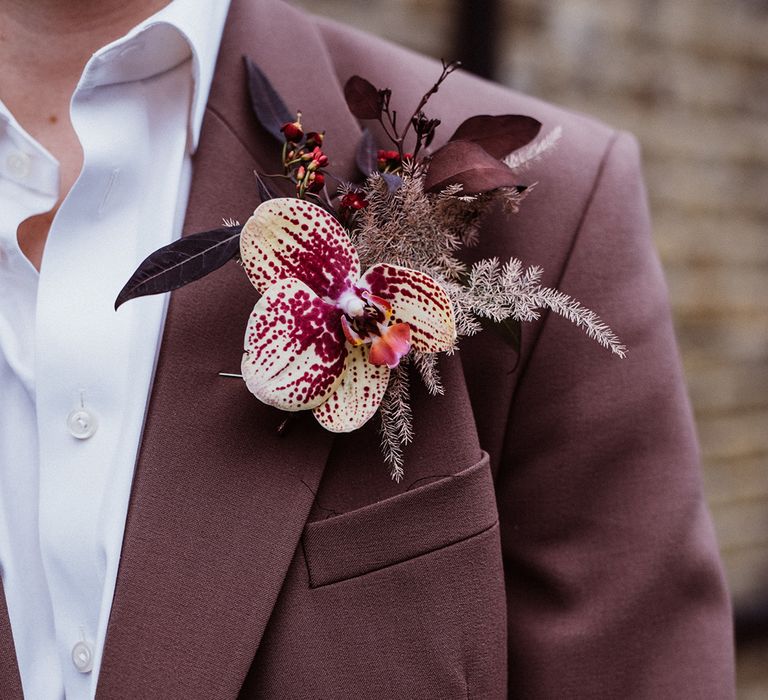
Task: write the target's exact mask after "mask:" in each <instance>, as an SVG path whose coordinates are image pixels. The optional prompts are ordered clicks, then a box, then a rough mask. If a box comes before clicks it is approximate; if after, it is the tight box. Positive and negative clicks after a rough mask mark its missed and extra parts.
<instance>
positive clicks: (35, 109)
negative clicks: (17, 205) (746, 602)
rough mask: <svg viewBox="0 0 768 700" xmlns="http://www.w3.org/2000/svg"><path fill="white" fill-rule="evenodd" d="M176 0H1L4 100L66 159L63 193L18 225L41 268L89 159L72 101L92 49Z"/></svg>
mask: <svg viewBox="0 0 768 700" xmlns="http://www.w3.org/2000/svg"><path fill="white" fill-rule="evenodd" d="M169 1H170V0H67V2H62V1H61V0H0V66H3V70H2V71H0V99H2V101H3V102H4V103H5V105H6V106H7V107H8V109H10V110H11V112H12V113H13V115H14V116H15V117H16V119H17V120H18V121H19V123H20V124H21V125H22V126H23V127H24V128H25V129H26V130H27V131H28V132H29V134H31V135H32V136H33V137H34V138H35V139H37V140H38V141H39V142H40V143H41V144H42V145H43V146H44V147H45V148H46V149H48V151H50V152H51V154H52V155H53V156H54V157H55V158H56V159H57V160H58V161H59V163H60V165H61V176H60V178H61V179H60V197H59V200H58V202H57V203H56V205H55V206H54V207H53V209H51V210H50V211H49V212H46V213H44V214H38V215H37V216H32V217H30V218H28V219H26V220H25V221H23V222H22V223H21V225H20V226H19V228H18V232H17V235H18V239H19V246H20V247H21V250H22V251H23V252H24V254H25V255H26V256H27V258H29V260H30V262H31V263H32V264H33V265H34V266H35V267H36V268H37V269H38V270H39V269H40V263H41V262H42V258H43V251H44V249H45V241H46V239H47V238H48V231H49V230H50V227H51V223H52V221H53V218H54V216H55V215H56V212H57V211H58V208H59V206H60V205H61V202H62V201H63V200H64V198H65V197H66V196H67V193H68V192H69V190H70V189H71V188H72V185H73V184H74V182H75V180H76V179H77V177H78V175H79V174H80V170H81V169H82V166H83V151H82V148H81V147H80V142H79V141H78V138H77V135H76V134H75V131H74V129H73V127H72V122H71V121H70V118H69V101H70V99H71V97H72V93H73V92H74V90H75V87H76V86H77V82H78V80H79V79H80V75H81V73H82V72H83V68H84V67H85V64H86V63H87V62H88V59H89V58H90V57H91V55H92V54H93V53H94V52H95V51H97V50H98V49H99V48H101V47H102V46H104V45H105V44H107V43H109V42H111V41H114V40H115V39H117V38H119V37H121V36H122V35H123V34H125V33H126V32H127V31H128V30H129V29H130V28H131V27H133V26H135V25H136V24H138V23H139V22H141V21H142V20H143V19H145V18H147V17H149V16H150V15H152V14H154V13H155V12H157V11H158V10H159V9H161V8H162V7H164V6H165V5H167V4H168V2H169Z"/></svg>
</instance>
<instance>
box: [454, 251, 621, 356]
mask: <svg viewBox="0 0 768 700" xmlns="http://www.w3.org/2000/svg"><path fill="white" fill-rule="evenodd" d="M541 275H542V270H541V268H539V267H536V266H532V267H529V268H524V267H523V264H522V263H521V262H520V261H519V260H517V259H514V258H513V259H512V260H510V261H509V262H507V263H506V264H505V265H501V263H500V262H499V260H498V259H497V258H491V259H488V260H481V261H480V262H477V263H475V264H474V265H473V266H472V269H471V270H470V274H469V283H468V292H467V298H468V303H469V304H470V305H471V309H472V311H473V312H474V313H475V314H477V315H478V316H482V317H484V318H489V319H491V320H492V321H497V322H498V321H503V320H504V319H505V318H513V319H515V320H517V321H533V320H535V319H537V318H539V315H540V314H539V311H540V310H541V309H549V310H550V311H554V312H555V313H557V314H560V315H561V316H563V317H564V318H566V319H568V320H569V321H570V322H571V323H573V324H575V325H576V326H577V327H579V328H583V329H584V332H585V333H586V334H587V335H588V336H589V337H590V338H592V339H593V340H596V341H597V342H598V343H599V344H600V345H602V346H603V347H604V348H607V349H608V350H610V351H611V352H613V353H614V354H616V355H618V356H619V357H622V358H623V357H625V356H626V354H627V348H626V347H625V346H624V345H623V344H622V343H621V341H620V340H619V339H618V338H617V337H616V335H615V334H614V332H613V331H612V330H611V329H610V328H609V327H608V326H607V325H606V324H605V323H604V322H603V321H602V320H601V319H600V317H599V316H598V315H597V314H596V313H595V312H594V311H590V310H589V309H587V308H585V307H584V306H582V305H581V304H580V303H579V302H578V301H576V300H575V299H573V298H572V297H570V296H568V295H567V294H564V293H563V292H559V291H557V290H556V289H552V288H550V287H543V286H542V285H541Z"/></svg>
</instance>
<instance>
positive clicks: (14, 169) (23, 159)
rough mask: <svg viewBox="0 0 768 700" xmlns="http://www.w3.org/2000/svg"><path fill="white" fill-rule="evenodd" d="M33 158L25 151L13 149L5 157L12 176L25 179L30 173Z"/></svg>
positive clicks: (6, 165)
mask: <svg viewBox="0 0 768 700" xmlns="http://www.w3.org/2000/svg"><path fill="white" fill-rule="evenodd" d="M31 165H32V159H31V158H30V157H29V156H28V155H27V154H26V153H24V152H23V151H13V152H12V153H9V154H8V155H7V156H6V157H5V167H6V168H7V169H8V174H9V175H10V176H11V177H15V178H18V179H19V180H23V179H24V178H26V177H27V176H28V175H29V171H30V169H31Z"/></svg>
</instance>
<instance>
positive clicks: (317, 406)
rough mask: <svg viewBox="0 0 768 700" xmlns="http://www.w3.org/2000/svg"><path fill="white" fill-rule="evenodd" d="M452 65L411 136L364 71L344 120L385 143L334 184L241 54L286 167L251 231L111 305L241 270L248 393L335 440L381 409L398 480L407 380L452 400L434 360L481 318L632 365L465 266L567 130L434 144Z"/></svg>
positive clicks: (569, 313) (514, 264)
mask: <svg viewBox="0 0 768 700" xmlns="http://www.w3.org/2000/svg"><path fill="white" fill-rule="evenodd" d="M457 67H458V64H456V63H445V62H443V65H442V71H441V73H440V75H439V77H438V79H437V80H436V81H435V83H434V84H433V85H432V87H431V88H430V89H429V90H427V92H425V93H424V95H423V97H422V98H421V100H420V102H419V103H418V105H417V106H416V108H415V110H414V111H413V113H412V114H411V116H410V118H409V119H407V120H405V121H403V122H401V124H402V126H399V125H398V115H397V112H396V111H395V110H394V109H393V107H392V104H391V96H392V91H391V90H390V89H389V88H385V89H379V88H377V87H375V86H374V85H373V84H371V83H370V82H369V81H367V80H365V79H364V78H362V77H360V76H353V77H352V78H350V79H349V81H347V83H346V85H345V89H344V94H345V98H346V102H347V106H348V108H349V109H350V111H351V112H352V114H353V115H354V116H355V117H357V118H358V119H359V120H361V121H363V122H365V121H375V122H378V124H379V125H380V131H381V133H383V134H384V135H385V138H386V140H387V143H385V144H377V143H376V142H375V140H374V137H373V135H372V133H371V132H370V131H369V130H368V129H364V130H363V132H362V137H361V138H360V139H359V142H358V144H357V150H356V163H357V168H358V170H359V171H360V178H359V179H358V180H357V181H355V182H343V181H340V180H339V179H338V178H336V177H335V176H334V175H333V174H332V170H331V168H332V155H328V153H326V151H325V148H326V144H325V135H324V132H322V131H307V130H305V128H304V124H303V121H302V120H303V114H302V112H291V111H290V110H289V109H288V107H287V106H286V105H285V103H284V102H283V100H282V99H281V97H280V96H279V95H278V93H277V92H276V90H275V89H274V87H273V86H272V85H271V83H270V82H269V80H268V79H267V77H266V76H265V75H264V73H262V72H261V70H260V69H259V68H258V67H257V66H256V65H255V64H254V63H253V62H252V61H250V60H249V59H248V58H245V68H246V71H245V72H246V77H247V80H248V87H249V91H250V97H251V104H252V106H253V110H254V113H255V116H256V118H257V120H258V122H259V124H260V127H261V128H263V129H265V130H266V131H268V132H269V133H270V134H272V136H273V137H274V138H275V141H276V147H277V148H279V149H281V151H280V152H281V160H282V172H280V173H272V174H257V175H256V178H257V187H258V191H259V195H260V198H261V204H259V206H258V207H257V208H256V209H255V211H254V213H253V215H252V216H251V217H250V218H249V219H248V221H246V222H245V224H244V225H242V226H241V225H240V224H238V223H237V222H234V221H226V220H225V222H224V225H223V226H222V227H221V228H218V229H214V230H212V231H203V232H200V233H197V234H193V235H191V236H187V237H185V238H182V239H181V240H179V241H176V242H174V243H172V244H170V245H169V246H165V247H164V248H161V249H160V250H157V251H155V252H154V253H152V254H151V255H150V256H149V257H148V258H147V259H146V260H144V262H142V263H141V265H140V266H139V267H138V269H137V270H136V272H135V273H134V274H133V275H132V277H131V278H130V280H128V282H127V283H126V285H125V286H124V288H123V289H122V291H121V292H120V294H119V295H118V298H117V300H116V302H115V307H116V308H117V307H118V306H120V304H122V303H124V302H125V301H128V300H129V299H132V298H135V297H138V296H142V295H146V294H157V293H161V292H166V291H171V290H173V289H177V288H179V287H181V286H183V285H185V284H188V283H190V282H193V281H195V280H197V279H200V278H201V277H203V276H204V275H207V274H208V273H210V272H212V271H213V270H215V269H217V268H218V267H221V266H222V265H224V264H225V263H227V262H228V261H231V260H236V261H237V262H239V263H240V264H241V265H242V268H243V270H244V273H245V274H246V275H247V276H248V278H249V279H250V281H251V283H252V284H253V286H254V288H255V291H256V293H258V295H260V296H259V297H258V300H257V301H256V302H255V306H254V308H253V312H252V313H251V315H250V317H249V320H248V323H247V326H246V328H245V334H244V342H243V357H242V364H241V373H242V374H241V376H242V378H243V380H244V381H245V385H246V387H247V388H248V390H249V391H250V392H251V393H252V394H253V395H254V396H255V397H256V398H257V399H259V400H260V401H263V402H264V403H266V404H268V405H270V406H275V407H277V408H279V409H282V410H284V411H289V412H296V411H304V410H309V411H311V412H312V413H313V415H314V417H315V419H316V420H317V421H318V422H319V423H320V425H322V426H323V427H324V428H326V429H327V430H329V431H333V432H337V433H345V432H350V431H353V430H356V429H358V428H359V427H361V426H362V425H364V424H365V423H367V422H368V421H369V420H371V419H372V418H373V416H374V415H376V414H377V413H378V416H379V426H380V434H381V447H382V452H383V455H384V458H385V460H386V462H387V463H388V465H389V467H390V474H391V476H392V478H393V479H395V480H398V481H399V480H400V479H402V477H403V475H404V472H403V464H404V454H405V453H404V450H405V449H406V448H407V445H408V444H409V443H410V442H411V441H412V440H413V438H414V435H413V427H412V413H411V405H410V382H411V377H412V375H415V376H418V377H419V378H420V379H421V381H422V382H423V383H424V385H425V387H426V389H427V390H428V392H429V393H431V394H433V395H437V394H442V393H444V392H445V391H450V387H447V388H446V387H444V386H443V384H442V382H441V378H440V372H439V361H438V358H439V355H440V354H441V353H451V352H453V350H455V349H456V347H457V344H458V342H459V340H460V339H461V338H462V337H467V336H471V335H474V334H476V333H478V332H480V331H481V329H482V328H483V325H482V324H483V322H491V323H492V324H494V325H495V326H496V327H497V328H498V330H499V331H500V332H502V333H504V334H505V336H506V337H507V338H508V339H509V341H510V343H512V344H513V345H514V347H515V348H516V349H519V341H520V324H521V323H523V322H527V321H532V320H535V319H537V318H538V317H539V314H540V312H541V310H543V309H548V310H550V311H553V312H555V313H558V314H561V315H562V316H564V317H565V318H566V319H568V320H570V321H571V322H573V323H575V324H576V325H577V326H580V327H582V328H583V329H584V330H585V332H586V333H587V335H588V336H589V337H591V338H593V339H594V340H596V341H597V342H598V343H599V344H601V345H602V346H604V347H606V348H608V349H609V350H611V351H612V352H613V353H614V354H616V355H617V356H619V357H624V356H625V354H626V348H625V347H624V345H623V344H622V343H621V342H620V341H619V339H618V338H617V337H616V336H615V334H614V333H613V332H612V331H611V329H610V328H609V327H608V326H607V325H606V324H605V323H604V322H603V321H601V319H600V318H599V317H598V316H597V315H596V314H595V313H594V312H592V311H590V310H589V309H586V308H585V307H583V306H582V305H581V304H580V303H579V302H577V301H576V300H574V299H572V298H571V297H569V296H568V295H567V294H565V293H563V292H560V291H558V290H555V289H552V288H548V287H545V286H542V285H541V283H540V282H541V276H542V270H541V269H540V268H538V267H528V268H526V267H524V266H523V264H522V263H521V262H520V261H519V260H517V259H511V260H507V261H504V262H502V261H500V260H498V259H496V258H491V259H485V260H480V261H479V262H476V263H474V264H472V265H471V266H468V265H466V264H465V263H464V262H463V261H462V260H461V258H460V253H461V251H462V250H463V249H465V248H467V247H471V246H473V245H476V244H477V242H478V239H479V236H480V231H481V226H482V221H483V217H484V215H485V214H486V213H487V212H488V210H489V209H490V208H491V207H494V206H497V205H498V204H500V205H501V206H502V207H503V209H504V211H505V212H507V213H508V214H509V215H512V214H514V213H516V212H517V211H518V210H519V207H520V206H521V204H522V202H523V200H524V199H525V197H526V196H527V195H528V194H530V192H531V190H532V189H533V187H532V186H526V185H523V184H521V183H520V181H519V180H520V176H521V174H522V173H523V172H524V171H525V169H526V168H527V167H528V166H529V165H530V164H531V163H532V162H534V161H536V160H538V159H539V158H542V157H543V156H545V155H546V153H547V152H548V151H550V150H551V149H552V148H554V147H555V146H556V144H557V142H558V141H559V139H560V138H561V130H560V129H559V128H556V129H554V130H553V131H551V132H549V133H548V134H546V135H544V136H540V133H539V132H540V129H541V124H540V123H539V122H538V121H537V120H535V119H533V118H531V117H527V116H522V115H500V116H488V115H477V116H474V117H471V118H469V119H467V120H466V121H464V122H463V123H462V124H461V125H460V126H459V127H458V128H457V129H456V131H455V132H454V133H453V135H452V136H451V137H450V138H449V139H448V140H447V142H445V143H444V144H443V145H442V146H440V147H438V148H436V149H433V148H432V145H433V143H434V139H435V135H436V133H437V131H438V127H439V126H440V120H439V119H438V118H435V117H433V116H431V115H428V114H427V112H426V111H425V110H426V108H427V106H428V103H429V100H430V98H431V97H432V96H433V95H434V94H435V93H436V92H437V91H438V90H439V89H440V86H441V85H442V83H443V82H444V81H445V80H446V79H447V78H448V77H449V76H450V74H451V73H453V72H454V71H455V70H456V69H457ZM407 146H408V147H410V150H408V149H407ZM330 153H331V154H332V151H331V152H330ZM329 183H333V185H334V186H333V187H332V188H331V187H329ZM412 369H413V372H412V371H411V370H412Z"/></svg>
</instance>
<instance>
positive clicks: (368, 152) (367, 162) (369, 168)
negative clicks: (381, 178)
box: [355, 129, 378, 177]
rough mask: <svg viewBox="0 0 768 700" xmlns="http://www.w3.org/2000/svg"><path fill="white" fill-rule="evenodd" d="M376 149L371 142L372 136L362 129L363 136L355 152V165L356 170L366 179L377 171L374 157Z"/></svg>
mask: <svg viewBox="0 0 768 700" xmlns="http://www.w3.org/2000/svg"><path fill="white" fill-rule="evenodd" d="M377 153H378V148H376V142H375V141H374V140H373V134H372V133H371V132H370V131H368V129H363V135H362V136H361V137H360V143H358V144H357V151H356V152H355V163H356V164H357V169H358V170H359V171H360V172H361V173H362V174H363V175H365V176H366V177H368V175H370V174H371V173H375V172H376V170H377V165H376V155H377Z"/></svg>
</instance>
